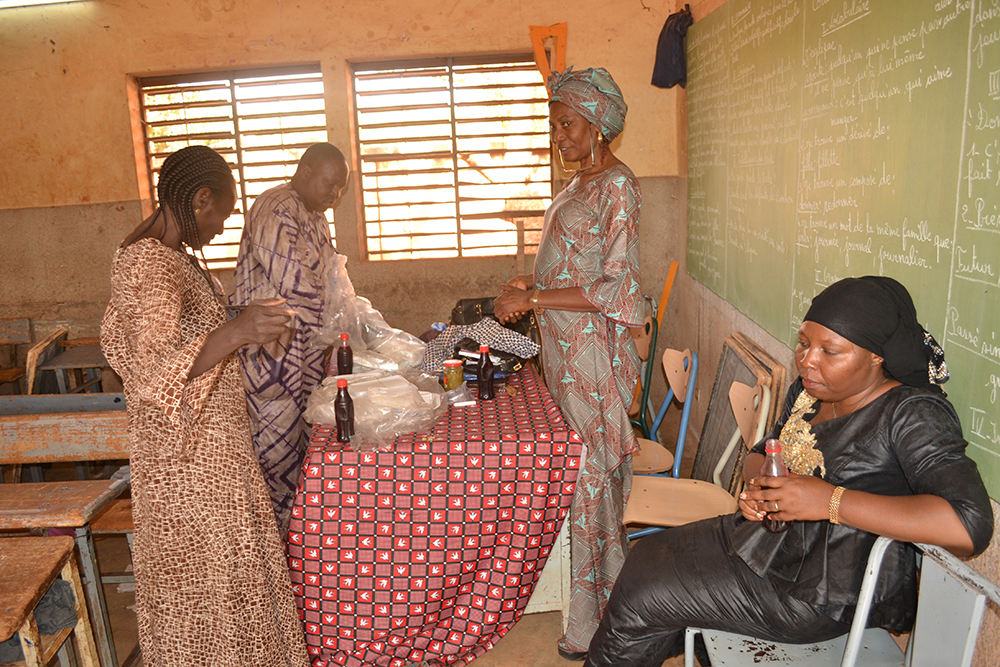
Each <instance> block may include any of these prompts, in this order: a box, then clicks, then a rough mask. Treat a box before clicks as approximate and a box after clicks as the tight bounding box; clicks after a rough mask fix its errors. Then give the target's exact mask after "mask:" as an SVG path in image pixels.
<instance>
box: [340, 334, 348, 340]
mask: <svg viewBox="0 0 1000 667" xmlns="http://www.w3.org/2000/svg"><path fill="white" fill-rule="evenodd" d="M350 337H351V336H350V335H349V334H346V333H342V334H340V340H347V339H348V338H350Z"/></svg>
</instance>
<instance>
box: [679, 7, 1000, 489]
mask: <svg viewBox="0 0 1000 667" xmlns="http://www.w3.org/2000/svg"><path fill="white" fill-rule="evenodd" d="M688 123H689V127H688V160H689V166H688V191H689V195H688V196H689V201H688V271H689V272H690V273H691V274H692V275H693V276H694V277H695V278H696V279H698V280H699V281H701V282H702V283H704V284H705V285H706V286H708V287H709V288H710V289H711V290H713V291H714V292H715V293H717V294H719V295H720V296H722V297H723V298H725V299H726V300H727V301H729V302H730V303H732V304H733V305H734V306H735V307H736V308H738V309H739V310H740V311H742V312H743V313H744V314H746V315H747V316H749V317H750V318H751V319H753V320H754V321H756V322H758V323H759V324H760V325H761V326H763V327H764V328H765V329H766V330H768V331H769V332H771V333H772V334H774V335H775V336H776V337H778V338H779V339H781V340H784V341H785V342H787V343H789V345H793V344H794V341H795V332H796V330H797V328H798V325H799V323H800V321H801V318H802V316H803V315H804V314H805V312H806V310H807V309H808V306H809V301H810V299H811V298H812V297H813V296H814V295H815V294H816V293H817V292H818V291H820V290H821V289H823V288H824V287H825V286H827V285H829V284H830V283H832V282H834V281H836V280H838V279H840V278H843V277H846V276H856V275H868V274H877V275H888V276H892V277H894V278H896V279H898V280H900V281H901V282H902V283H903V284H905V285H906V286H907V287H908V288H909V289H910V291H911V293H912V294H913V296H914V299H915V301H916V303H917V311H918V313H919V315H920V317H921V320H922V321H923V324H924V326H925V327H926V328H927V329H928V330H930V331H931V332H932V333H933V334H934V335H935V336H936V337H937V338H938V340H939V341H940V342H941V343H942V344H943V345H944V348H945V352H946V354H947V357H948V362H949V365H950V367H951V370H952V381H951V382H949V383H948V385H947V386H946V389H947V390H948V393H949V397H950V398H951V400H952V402H953V403H954V404H955V406H956V409H958V411H959V416H960V417H961V419H962V423H963V425H964V428H965V432H966V436H967V438H968V439H969V442H970V445H971V446H970V453H971V454H972V456H973V457H974V458H975V459H976V460H977V461H978V462H979V464H980V467H981V469H982V470H983V472H984V477H986V478H987V484H988V486H989V488H990V491H991V494H992V495H993V496H994V497H1000V298H998V296H1000V289H998V286H1000V2H997V1H996V0H971V1H966V2H962V1H960V0H730V1H729V2H727V3H726V4H724V5H723V6H721V7H720V8H719V9H717V10H716V11H714V12H712V13H711V14H710V15H709V16H707V17H706V18H704V19H703V20H701V21H698V22H697V23H696V24H695V25H694V26H692V28H691V30H690V31H689V33H688Z"/></svg>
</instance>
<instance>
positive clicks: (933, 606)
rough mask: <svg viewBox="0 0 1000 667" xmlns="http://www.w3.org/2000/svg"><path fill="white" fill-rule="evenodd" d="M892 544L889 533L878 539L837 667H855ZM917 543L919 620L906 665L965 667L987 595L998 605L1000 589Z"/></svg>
mask: <svg viewBox="0 0 1000 667" xmlns="http://www.w3.org/2000/svg"><path fill="white" fill-rule="evenodd" d="M890 544H892V540H891V539H889V538H888V537H879V538H878V539H877V540H875V544H874V545H873V546H872V549H871V553H870V554H869V556H868V567H867V569H866V570H865V577H864V579H863V580H862V582H861V593H860V595H859V597H858V605H857V609H856V610H855V612H854V621H853V622H852V624H851V632H850V634H849V637H848V640H847V647H846V648H845V649H844V658H843V661H842V662H841V667H853V665H854V664H855V661H856V660H857V655H858V652H859V650H860V648H861V644H862V641H863V636H864V630H865V626H866V625H867V621H868V612H869V611H871V602H872V596H873V594H874V592H875V587H876V582H877V580H878V572H879V569H880V567H881V565H882V559H883V557H884V556H885V551H886V549H888V547H889V545H890ZM915 546H916V547H917V548H918V549H920V551H922V552H923V558H922V564H921V567H920V589H919V593H918V595H917V618H916V621H915V623H914V625H913V632H912V633H911V635H910V642H909V645H908V646H907V649H906V665H908V667H940V666H941V665H954V666H955V667H969V665H971V664H972V653H973V651H974V650H975V648H976V637H977V636H978V635H979V625H980V622H981V621H982V618H983V609H984V608H985V605H986V598H987V597H988V598H990V599H991V600H993V602H994V603H995V604H1000V587H998V586H997V585H996V584H995V583H993V582H992V581H990V580H989V579H987V578H986V577H984V576H982V575H981V574H979V573H978V572H976V571H975V570H973V569H972V568H971V567H969V566H968V565H966V564H965V563H963V562H962V561H961V560H959V559H958V558H956V557H955V556H953V555H952V554H950V553H948V551H946V550H945V549H942V548H941V547H936V546H931V545H927V544H915Z"/></svg>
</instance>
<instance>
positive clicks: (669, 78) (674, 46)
mask: <svg viewBox="0 0 1000 667" xmlns="http://www.w3.org/2000/svg"><path fill="white" fill-rule="evenodd" d="M692 23H694V18H693V17H692V16H691V5H684V9H682V10H681V11H679V12H675V13H674V14H671V15H670V16H668V17H667V22H666V23H664V24H663V30H661V31H660V38H659V40H657V43H656V64H655V65H653V85H654V86H659V87H660V88H671V87H673V86H676V85H677V84H680V85H681V88H683V87H684V86H685V85H686V84H687V60H686V59H685V56H684V37H685V36H686V35H687V29H688V28H690V27H691V24H692Z"/></svg>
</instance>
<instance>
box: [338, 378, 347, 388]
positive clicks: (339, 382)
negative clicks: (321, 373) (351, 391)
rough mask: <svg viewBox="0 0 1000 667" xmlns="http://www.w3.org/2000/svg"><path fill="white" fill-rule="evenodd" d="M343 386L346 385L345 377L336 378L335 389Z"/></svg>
mask: <svg viewBox="0 0 1000 667" xmlns="http://www.w3.org/2000/svg"><path fill="white" fill-rule="evenodd" d="M345 387H347V379H346V378H341V379H339V380H337V389H344V388H345Z"/></svg>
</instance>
